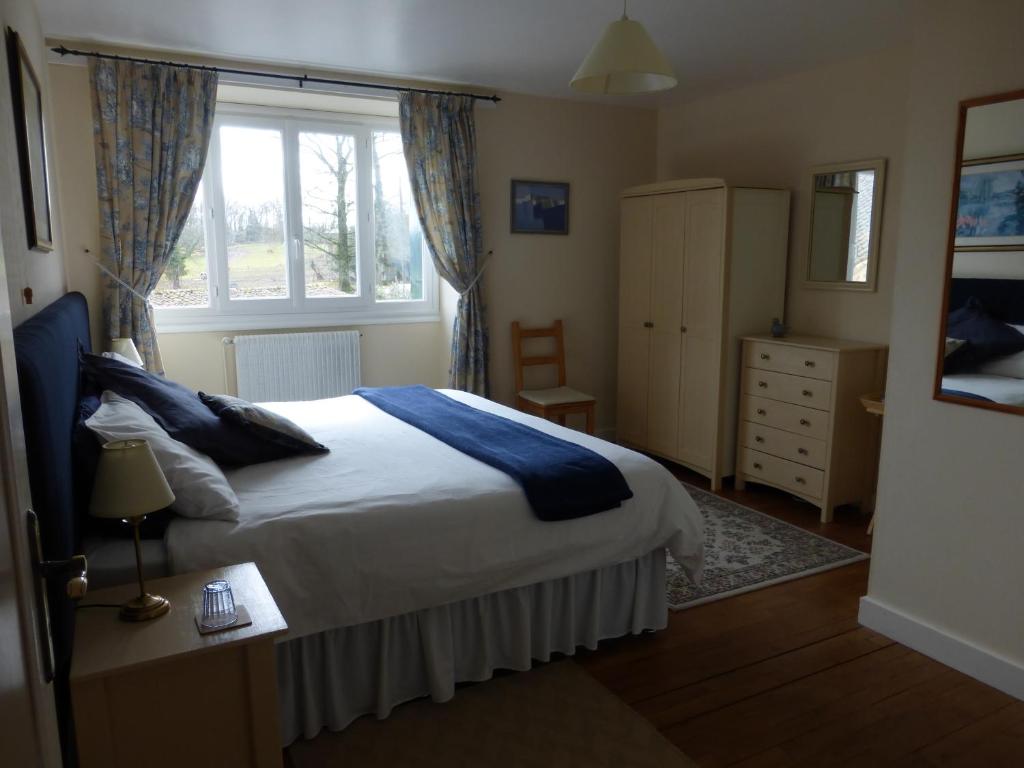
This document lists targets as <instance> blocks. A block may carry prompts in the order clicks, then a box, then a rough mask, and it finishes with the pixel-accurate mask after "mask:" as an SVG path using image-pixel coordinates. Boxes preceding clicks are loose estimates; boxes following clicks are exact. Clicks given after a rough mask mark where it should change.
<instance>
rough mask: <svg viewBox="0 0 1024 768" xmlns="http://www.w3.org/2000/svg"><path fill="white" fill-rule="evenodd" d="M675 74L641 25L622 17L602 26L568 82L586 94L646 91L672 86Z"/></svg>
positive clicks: (674, 83)
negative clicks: (602, 31) (599, 37)
mask: <svg viewBox="0 0 1024 768" xmlns="http://www.w3.org/2000/svg"><path fill="white" fill-rule="evenodd" d="M676 82H677V80H676V75H675V73H674V72H673V71H672V66H671V65H670V64H669V63H668V59H666V58H665V57H664V55H662V53H661V51H659V50H658V47H657V46H656V45H655V44H654V41H653V40H651V36H650V35H648V34H647V30H646V29H644V27H643V24H641V23H640V22H638V21H633V20H632V19H630V18H629V17H628V16H626V3H625V0H623V3H622V18H621V19H619V20H618V21H613V22H612V23H611V24H609V25H608V26H607V27H605V30H604V34H603V35H601V39H600V40H598V41H597V43H596V44H595V45H594V47H593V48H591V49H590V53H588V54H587V58H585V59H584V60H583V63H582V64H581V65H580V68H579V69H578V70H577V71H576V75H575V76H574V77H573V79H572V81H571V82H570V83H569V85H571V86H572V87H573V88H575V89H576V90H578V91H584V92H586V93H605V94H622V93H650V92H652V91H664V90H667V89H669V88H674V87H675V85H676Z"/></svg>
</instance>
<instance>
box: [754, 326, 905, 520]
mask: <svg viewBox="0 0 1024 768" xmlns="http://www.w3.org/2000/svg"><path fill="white" fill-rule="evenodd" d="M886 355H887V348H886V347H884V346H882V345H879V344H870V343H867V342H858V341H846V340H843V339H829V338H820V337H812V336H789V337H786V338H782V339H776V338H773V337H771V336H747V337H744V339H743V352H742V374H741V381H740V408H739V414H740V418H739V429H738V434H737V440H736V446H737V448H736V487H737V488H739V489H741V490H742V489H743V487H744V486H745V484H746V483H747V482H756V483H762V484H764V485H771V486H773V487H776V488H780V489H782V490H785V491H788V492H790V493H792V494H794V495H796V496H799V497H800V498H802V499H805V500H806V501H809V502H810V503H812V504H814V505H815V506H817V507H819V508H820V509H821V520H822V522H829V521H830V520H831V519H832V513H833V510H834V509H835V507H837V506H839V505H841V504H861V505H865V504H867V503H868V502H869V500H870V499H872V498H873V496H874V493H873V492H874V483H875V478H876V476H877V471H878V424H877V420H876V419H872V418H871V416H870V415H869V414H868V413H867V412H865V411H864V409H863V407H862V406H861V404H860V400H859V398H860V396H861V395H863V394H865V393H867V392H876V391H879V390H881V389H882V387H883V384H884V380H885V363H886Z"/></svg>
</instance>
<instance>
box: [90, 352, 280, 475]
mask: <svg viewBox="0 0 1024 768" xmlns="http://www.w3.org/2000/svg"><path fill="white" fill-rule="evenodd" d="M81 365H82V375H83V378H84V379H85V380H86V382H87V383H89V384H91V385H93V386H94V387H96V388H97V389H99V390H107V389H109V390H111V391H112V392H116V393H117V394H119V395H121V397H126V398H128V399H129V400H131V401H132V402H133V403H135V404H136V405H138V406H139V407H140V408H142V410H144V411H145V412H146V413H148V414H149V415H150V416H152V417H153V420H154V421H156V423H157V424H159V425H160V426H161V427H162V428H163V429H164V431H166V432H167V434H168V435H170V436H171V437H173V438H174V439H175V440H178V441H179V442H182V443H184V444H185V445H187V446H189V447H191V448H194V449H195V450H197V451H199V452H200V453H205V454H206V455H207V456H209V457H210V458H211V459H213V460H214V461H215V462H217V463H218V464H224V465H227V466H239V467H241V466H245V465H247V464H258V463H259V462H262V461H273V460H274V459H281V458H284V457H286V456H291V455H292V454H291V453H289V452H288V451H287V450H285V449H284V448H282V447H281V446H280V445H278V444H276V443H274V442H273V441H270V440H265V439H260V438H259V437H258V436H255V435H253V434H252V433H251V432H248V431H246V430H244V429H242V428H241V427H238V426H237V425H234V424H230V423H228V422H226V421H223V420H222V419H221V418H220V417H219V416H217V415H216V414H215V413H214V412H213V411H211V410H210V409H209V408H207V407H206V406H205V405H203V402H202V401H201V400H200V399H199V396H198V395H197V394H196V393H195V392H193V391H192V390H191V389H188V388H187V387H183V386H182V385H181V384H177V383H175V382H173V381H169V380H168V379H165V378H164V377H163V376H158V375H156V374H154V373H150V372H149V371H146V370H144V369H142V368H136V367H135V366H133V365H126V364H125V363H122V362H119V361H117V360H114V359H111V358H107V357H102V356H100V355H92V354H88V353H86V354H83V355H81Z"/></svg>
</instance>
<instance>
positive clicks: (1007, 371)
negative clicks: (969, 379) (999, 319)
mask: <svg viewBox="0 0 1024 768" xmlns="http://www.w3.org/2000/svg"><path fill="white" fill-rule="evenodd" d="M1010 327H1011V328H1013V329H1015V330H1017V331H1019V332H1020V333H1024V325H1010ZM977 373H987V374H989V375H990V376H1010V377H1011V378H1014V379H1024V352H1017V353H1015V354H1012V355H1003V356H1002V357H993V358H991V359H989V360H986V361H985V362H984V363H982V364H981V365H979V366H978V370H977Z"/></svg>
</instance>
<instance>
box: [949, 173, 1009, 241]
mask: <svg viewBox="0 0 1024 768" xmlns="http://www.w3.org/2000/svg"><path fill="white" fill-rule="evenodd" d="M954 248H956V249H957V250H986V251H993V250H1024V158H1020V159H1013V160H1009V161H1001V162H992V163H977V164H971V165H964V166H963V167H962V168H961V169H960V193H959V198H958V200H957V211H956V239H955V240H954Z"/></svg>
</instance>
